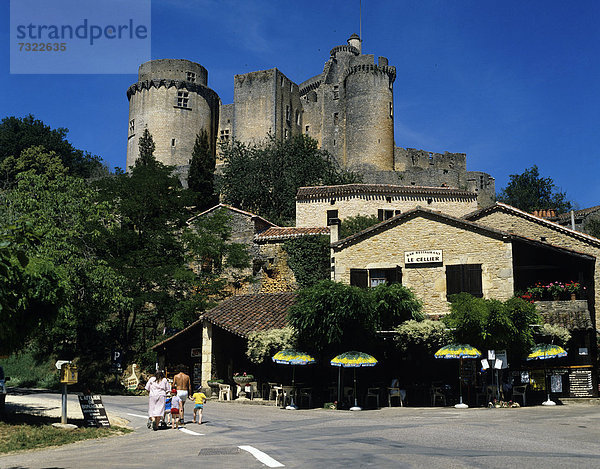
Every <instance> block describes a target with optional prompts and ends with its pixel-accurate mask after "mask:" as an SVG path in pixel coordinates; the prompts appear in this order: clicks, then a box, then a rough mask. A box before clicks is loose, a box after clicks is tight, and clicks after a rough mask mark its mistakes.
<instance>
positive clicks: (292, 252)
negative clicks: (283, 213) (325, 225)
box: [283, 235, 330, 288]
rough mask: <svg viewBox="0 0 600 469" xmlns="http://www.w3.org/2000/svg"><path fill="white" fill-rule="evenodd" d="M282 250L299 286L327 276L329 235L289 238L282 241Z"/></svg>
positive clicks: (313, 282)
mask: <svg viewBox="0 0 600 469" xmlns="http://www.w3.org/2000/svg"><path fill="white" fill-rule="evenodd" d="M283 250H284V251H285V252H286V253H287V255H288V265H289V266H290V268H291V269H292V272H294V276H295V277H296V282H298V286H299V287H300V288H307V287H310V286H312V285H314V284H315V283H316V282H318V281H319V280H325V279H328V278H329V276H330V274H329V236H324V235H318V236H302V237H301V238H294V239H290V240H288V241H286V242H285V243H283Z"/></svg>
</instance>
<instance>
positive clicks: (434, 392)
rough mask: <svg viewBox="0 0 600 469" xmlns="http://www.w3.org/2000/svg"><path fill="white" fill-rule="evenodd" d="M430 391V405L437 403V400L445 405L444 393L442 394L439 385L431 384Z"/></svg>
mask: <svg viewBox="0 0 600 469" xmlns="http://www.w3.org/2000/svg"><path fill="white" fill-rule="evenodd" d="M430 392H431V405H432V406H435V405H437V403H438V402H439V403H440V404H441V405H443V406H445V405H446V394H444V391H443V389H442V388H441V387H439V386H432V387H431V391H430Z"/></svg>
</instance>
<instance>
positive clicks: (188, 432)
mask: <svg viewBox="0 0 600 469" xmlns="http://www.w3.org/2000/svg"><path fill="white" fill-rule="evenodd" d="M179 431H180V432H183V433H187V434H188V435H196V436H204V433H196V432H194V431H192V430H188V429H187V428H180V429H179Z"/></svg>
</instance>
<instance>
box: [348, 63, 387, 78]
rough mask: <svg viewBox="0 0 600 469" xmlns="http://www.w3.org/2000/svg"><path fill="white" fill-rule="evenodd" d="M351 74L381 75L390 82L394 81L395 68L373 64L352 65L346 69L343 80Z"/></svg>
mask: <svg viewBox="0 0 600 469" xmlns="http://www.w3.org/2000/svg"><path fill="white" fill-rule="evenodd" d="M353 73H383V74H385V75H387V76H388V77H389V78H390V80H392V81H394V80H395V79H396V67H392V66H390V65H375V64H374V63H373V64H360V65H352V66H351V67H348V68H347V69H346V72H345V73H344V80H345V79H346V78H347V77H348V76H349V75H352V74H353Z"/></svg>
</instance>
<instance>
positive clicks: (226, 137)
mask: <svg viewBox="0 0 600 469" xmlns="http://www.w3.org/2000/svg"><path fill="white" fill-rule="evenodd" d="M220 139H221V142H223V143H227V142H228V141H229V129H223V130H221V135H220Z"/></svg>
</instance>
